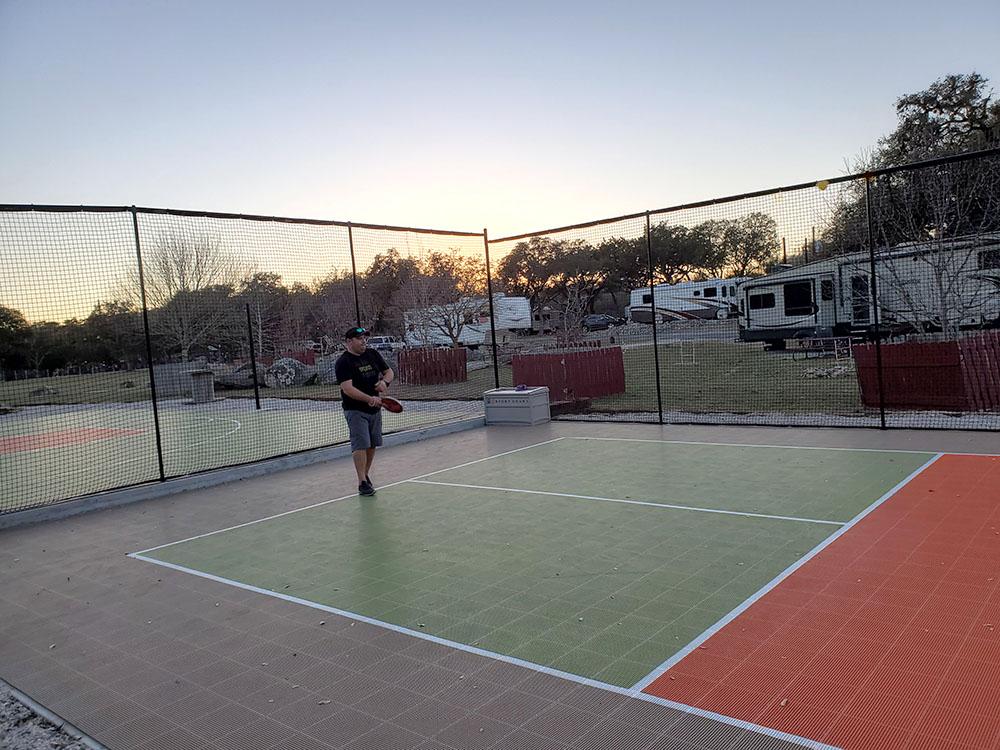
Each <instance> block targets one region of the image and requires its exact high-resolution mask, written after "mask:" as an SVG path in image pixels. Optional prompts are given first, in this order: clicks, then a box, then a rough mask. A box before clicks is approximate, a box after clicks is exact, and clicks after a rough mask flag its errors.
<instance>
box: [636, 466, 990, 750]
mask: <svg viewBox="0 0 1000 750" xmlns="http://www.w3.org/2000/svg"><path fill="white" fill-rule="evenodd" d="M646 692H647V693H650V694H652V695H657V696H660V697H661V698H667V699H670V700H674V701H679V702H681V703H685V704H688V705H691V706H696V707H698V708H702V709H706V710H709V711H715V712H717V713H720V714H724V715H726V716H731V717H735V718H739V719H743V720H745V721H749V722H753V723H755V724H759V725H762V726H766V727H771V728H773V729H777V730H780V731H783V732H789V733H792V734H796V735H799V736H801V737H806V738H808V739H812V740H817V741H820V742H824V743H827V744H830V745H834V746H836V747H841V748H847V749H849V750H855V749H861V748H864V749H865V750H876V749H877V750H887V749H894V748H911V749H916V748H920V749H921V750H930V749H931V748H933V750H960V749H961V750H1000V457H990V456H944V457H942V458H940V459H939V460H938V461H936V462H935V463H934V464H932V465H931V466H930V467H929V468H928V469H926V470H925V471H923V472H922V473H921V474H920V475H918V476H917V477H916V478H915V479H913V480H912V481H911V482H910V483H909V484H907V485H906V486H905V487H904V488H902V489H901V490H900V491H899V492H897V493H896V494H895V495H894V496H893V497H892V498H890V499H889V500H887V501H886V502H884V503H883V504H882V505H881V506H879V508H877V509H876V510H874V511H873V512H872V513H870V514H869V515H868V516H866V517H865V518H864V519H863V520H862V521H860V522H859V523H858V524H857V525H856V526H854V527H853V528H851V529H850V530H849V531H848V532H847V533H845V534H844V535H843V536H841V537H840V538H839V539H837V540H836V541H834V542H833V543H832V544H831V545H829V546H828V547H826V548H825V549H824V550H823V551H822V552H820V553H819V554H818V555H816V557H814V558H813V559H812V560H810V561H809V562H807V563H806V564H804V565H803V566H802V567H801V568H799V569H798V570H796V571H795V572H794V573H792V574H791V575H790V576H789V577H788V578H786V579H785V580H784V581H782V582H781V583H780V584H779V585H778V586H777V587H775V588H774V589H773V590H771V591H770V592H768V593H767V594H766V595H765V596H764V597H762V598H761V599H760V600H758V601H757V602H755V603H754V604H753V605H752V606H751V607H749V608H748V609H747V610H746V611H745V612H744V613H742V614H741V615H740V616H739V617H737V618H736V619H735V620H733V621H732V622H731V623H729V624H728V625H727V626H726V627H724V628H723V629H722V630H720V631H719V632H718V633H716V634H715V635H713V636H712V637H711V638H710V639H708V640H707V641H706V642H705V643H704V644H703V647H702V648H699V649H696V650H695V651H693V652H692V653H691V654H689V655H688V656H687V657H685V658H684V659H682V660H681V661H680V662H679V663H678V664H677V665H675V666H674V667H672V668H671V669H670V670H669V671H668V672H666V673H665V674H664V675H663V676H662V677H660V678H659V679H657V680H656V681H655V682H653V683H652V684H651V685H650V686H649V687H647V688H646Z"/></svg>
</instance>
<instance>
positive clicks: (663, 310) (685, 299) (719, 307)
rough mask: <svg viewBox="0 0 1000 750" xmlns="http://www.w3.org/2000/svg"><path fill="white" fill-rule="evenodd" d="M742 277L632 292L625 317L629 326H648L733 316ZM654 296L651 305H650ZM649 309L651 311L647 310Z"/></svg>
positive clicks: (646, 287)
mask: <svg viewBox="0 0 1000 750" xmlns="http://www.w3.org/2000/svg"><path fill="white" fill-rule="evenodd" d="M743 281H748V279H747V278H746V277H742V276H740V277H736V278H732V279H706V280H705V281H685V282H682V283H680V284H657V285H656V286H654V287H653V291H652V292H650V290H649V287H648V286H645V287H639V288H638V289H633V290H632V293H631V295H630V296H629V306H628V309H627V311H626V312H627V313H628V314H627V316H626V317H627V318H628V319H629V320H631V321H632V322H633V323H652V322H653V314H654V313H653V311H652V309H655V314H656V320H657V321H666V320H693V319H699V318H700V319H708V320H717V319H724V318H728V317H729V316H730V315H735V314H736V311H737V306H736V288H737V285H738V284H739V283H740V282H743ZM654 296H655V305H650V302H652V301H653V299H654ZM651 308H652V309H651Z"/></svg>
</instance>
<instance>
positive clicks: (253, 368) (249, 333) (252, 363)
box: [247, 302, 260, 411]
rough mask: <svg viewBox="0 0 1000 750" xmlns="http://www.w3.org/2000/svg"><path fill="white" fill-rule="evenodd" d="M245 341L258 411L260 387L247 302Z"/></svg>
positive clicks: (251, 322) (251, 323)
mask: <svg viewBox="0 0 1000 750" xmlns="http://www.w3.org/2000/svg"><path fill="white" fill-rule="evenodd" d="M247 339H248V340H249V341H250V370H251V371H252V372H253V399H254V401H255V402H256V404H257V409H258V411H259V410H260V386H259V385H258V384H257V355H256V354H255V353H254V350H253V321H252V319H251V318H250V303H249V302H247Z"/></svg>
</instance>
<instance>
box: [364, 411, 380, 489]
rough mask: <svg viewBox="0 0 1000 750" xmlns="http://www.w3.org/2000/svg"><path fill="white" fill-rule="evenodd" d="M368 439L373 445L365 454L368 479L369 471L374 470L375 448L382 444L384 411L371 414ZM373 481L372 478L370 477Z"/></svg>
mask: <svg viewBox="0 0 1000 750" xmlns="http://www.w3.org/2000/svg"><path fill="white" fill-rule="evenodd" d="M368 429H369V432H368V440H369V441H370V442H369V445H370V446H371V447H370V448H369V449H368V450H367V451H366V453H367V455H366V456H365V461H366V463H365V478H366V479H368V472H370V471H371V470H372V463H373V462H374V461H375V449H376V448H378V447H379V446H380V445H382V412H381V410H380V411H377V412H375V413H374V414H372V415H371V420H370V422H369V425H368ZM368 481H369V482H371V479H368Z"/></svg>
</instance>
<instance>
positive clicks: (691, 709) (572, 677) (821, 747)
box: [128, 441, 840, 750]
mask: <svg viewBox="0 0 1000 750" xmlns="http://www.w3.org/2000/svg"><path fill="white" fill-rule="evenodd" d="M548 442H550V441H548ZM528 447H533V446H528ZM519 450H520V449H519ZM456 468H457V467H456ZM404 481H407V480H404ZM402 483H403V482H397V483H396V484H402ZM386 486H389V485H386ZM351 497H356V495H352V496H351ZM329 502H333V501H329ZM281 515H287V514H281ZM244 525H247V524H244ZM234 528H237V527H234ZM178 543H179V542H174V544H178ZM164 546H169V545H164ZM154 549H160V548H154ZM150 551H151V550H150ZM128 557H131V558H133V559H135V560H142V561H143V562H148V563H152V564H153V565H159V566H161V567H164V568H169V569H171V570H176V571H179V572H181V573H187V574H189V575H193V576H197V577H198V578H204V579H206V580H209V581H214V582H215V583H221V584H225V585H228V586H233V587H234V588H239V589H243V590H244V591H252V592H254V593H256V594H260V595H262V596H269V597H273V598H275V599H281V600H282V601H286V602H290V603H292V604H300V605H302V606H305V607H310V608H312V609H317V610H320V611H322V612H327V613H329V614H334V615H339V616H340V617H345V618H347V619H350V620H355V621H357V622H363V623H366V624H368V625H375V626H377V627H381V628H385V629H386V630H392V631H394V632H396V633H402V634H404V635H409V636H413V637H414V638H419V639H421V640H425V641H430V642H431V643H437V644H438V645H441V646H447V647H448V648H453V649H456V650H459V651H465V652H467V653H470V654H476V655H477V656H483V657H486V658H488V659H495V660H497V661H502V662H506V663H507V664H512V665H514V666H518V667H522V668H524V669H530V670H532V671H533V672H540V673H542V674H547V675H551V676H553V677H559V678H561V679H564V680H568V681H570V682H574V683H577V684H579V685H587V686H588V687H593V688H597V689H599V690H607V691H608V692H612V693H617V694H618V695H624V696H626V697H629V698H632V699H634V700H641V701H644V702H646V703H654V704H656V705H660V706H664V707H666V708H672V709H674V710H677V711H681V712H683V713H687V714H693V715H695V716H700V717H702V718H706V719H712V720H714V721H718V722H720V723H722V724H727V725H729V726H734V727H737V728H739V729H743V730H746V731H749V732H755V733H757V734H763V735H766V736H768V737H772V738H774V739H779V740H784V741H786V742H794V743H797V744H799V745H801V746H802V747H805V748H810V750H840V749H839V748H836V747H834V746H833V745H826V744H824V743H821V742H817V741H816V740H810V739H808V738H807V737H800V736H798V735H794V734H789V733H788V732H782V731H780V730H777V729H772V728H770V727H765V726H761V725H758V724H753V723H752V722H749V721H745V720H743V719H737V718H735V717H733V716H726V715H725V714H717V713H715V712H713V711H707V710H705V709H702V708H696V707H695V706H689V705H687V704H686V703H679V702H677V701H672V700H668V699H666V698H660V697H658V696H655V695H649V694H648V693H644V692H642V691H641V690H638V689H636V688H635V687H631V688H626V687H620V686H618V685H612V684H610V683H607V682H601V681H600V680H594V679H591V678H589V677H582V676H581V675H576V674H573V673H571V672H563V671H561V670H558V669H553V668H552V667H546V666H544V665H542V664H535V663H534V662H530V661H525V660H524V659H518V658H517V657H515V656H508V655H506V654H501V653H497V652H495V651H489V650H487V649H483V648H479V647H478V646H470V645H468V644H465V643H459V642H458V641H450V640H448V639H447V638H441V637H439V636H436V635H431V634H430V633H422V632H420V631H419V630H411V629H409V628H405V627H403V626H401V625H395V624H394V623H391V622H385V621H383V620H377V619H375V618H373V617H368V616H366V615H361V614H358V613H355V612H350V611H348V610H344V609H338V608H336V607H330V606H328V605H325V604H319V603H318V602H313V601H310V600H308V599H301V598H299V597H297V596H291V595H289V594H283V593H280V592H277V591H271V590H269V589H264V588H260V587H258V586H253V585H251V584H248V583H242V582H241V581H236V580H233V579H231V578H224V577H222V576H217V575H214V574H212V573H206V572H204V571H201V570H196V569H194V568H187V567H185V566H183V565H177V564H175V563H169V562H165V561H162V560H157V559H156V558H152V557H146V556H145V555H144V554H143V553H141V552H131V553H129V554H128Z"/></svg>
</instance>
